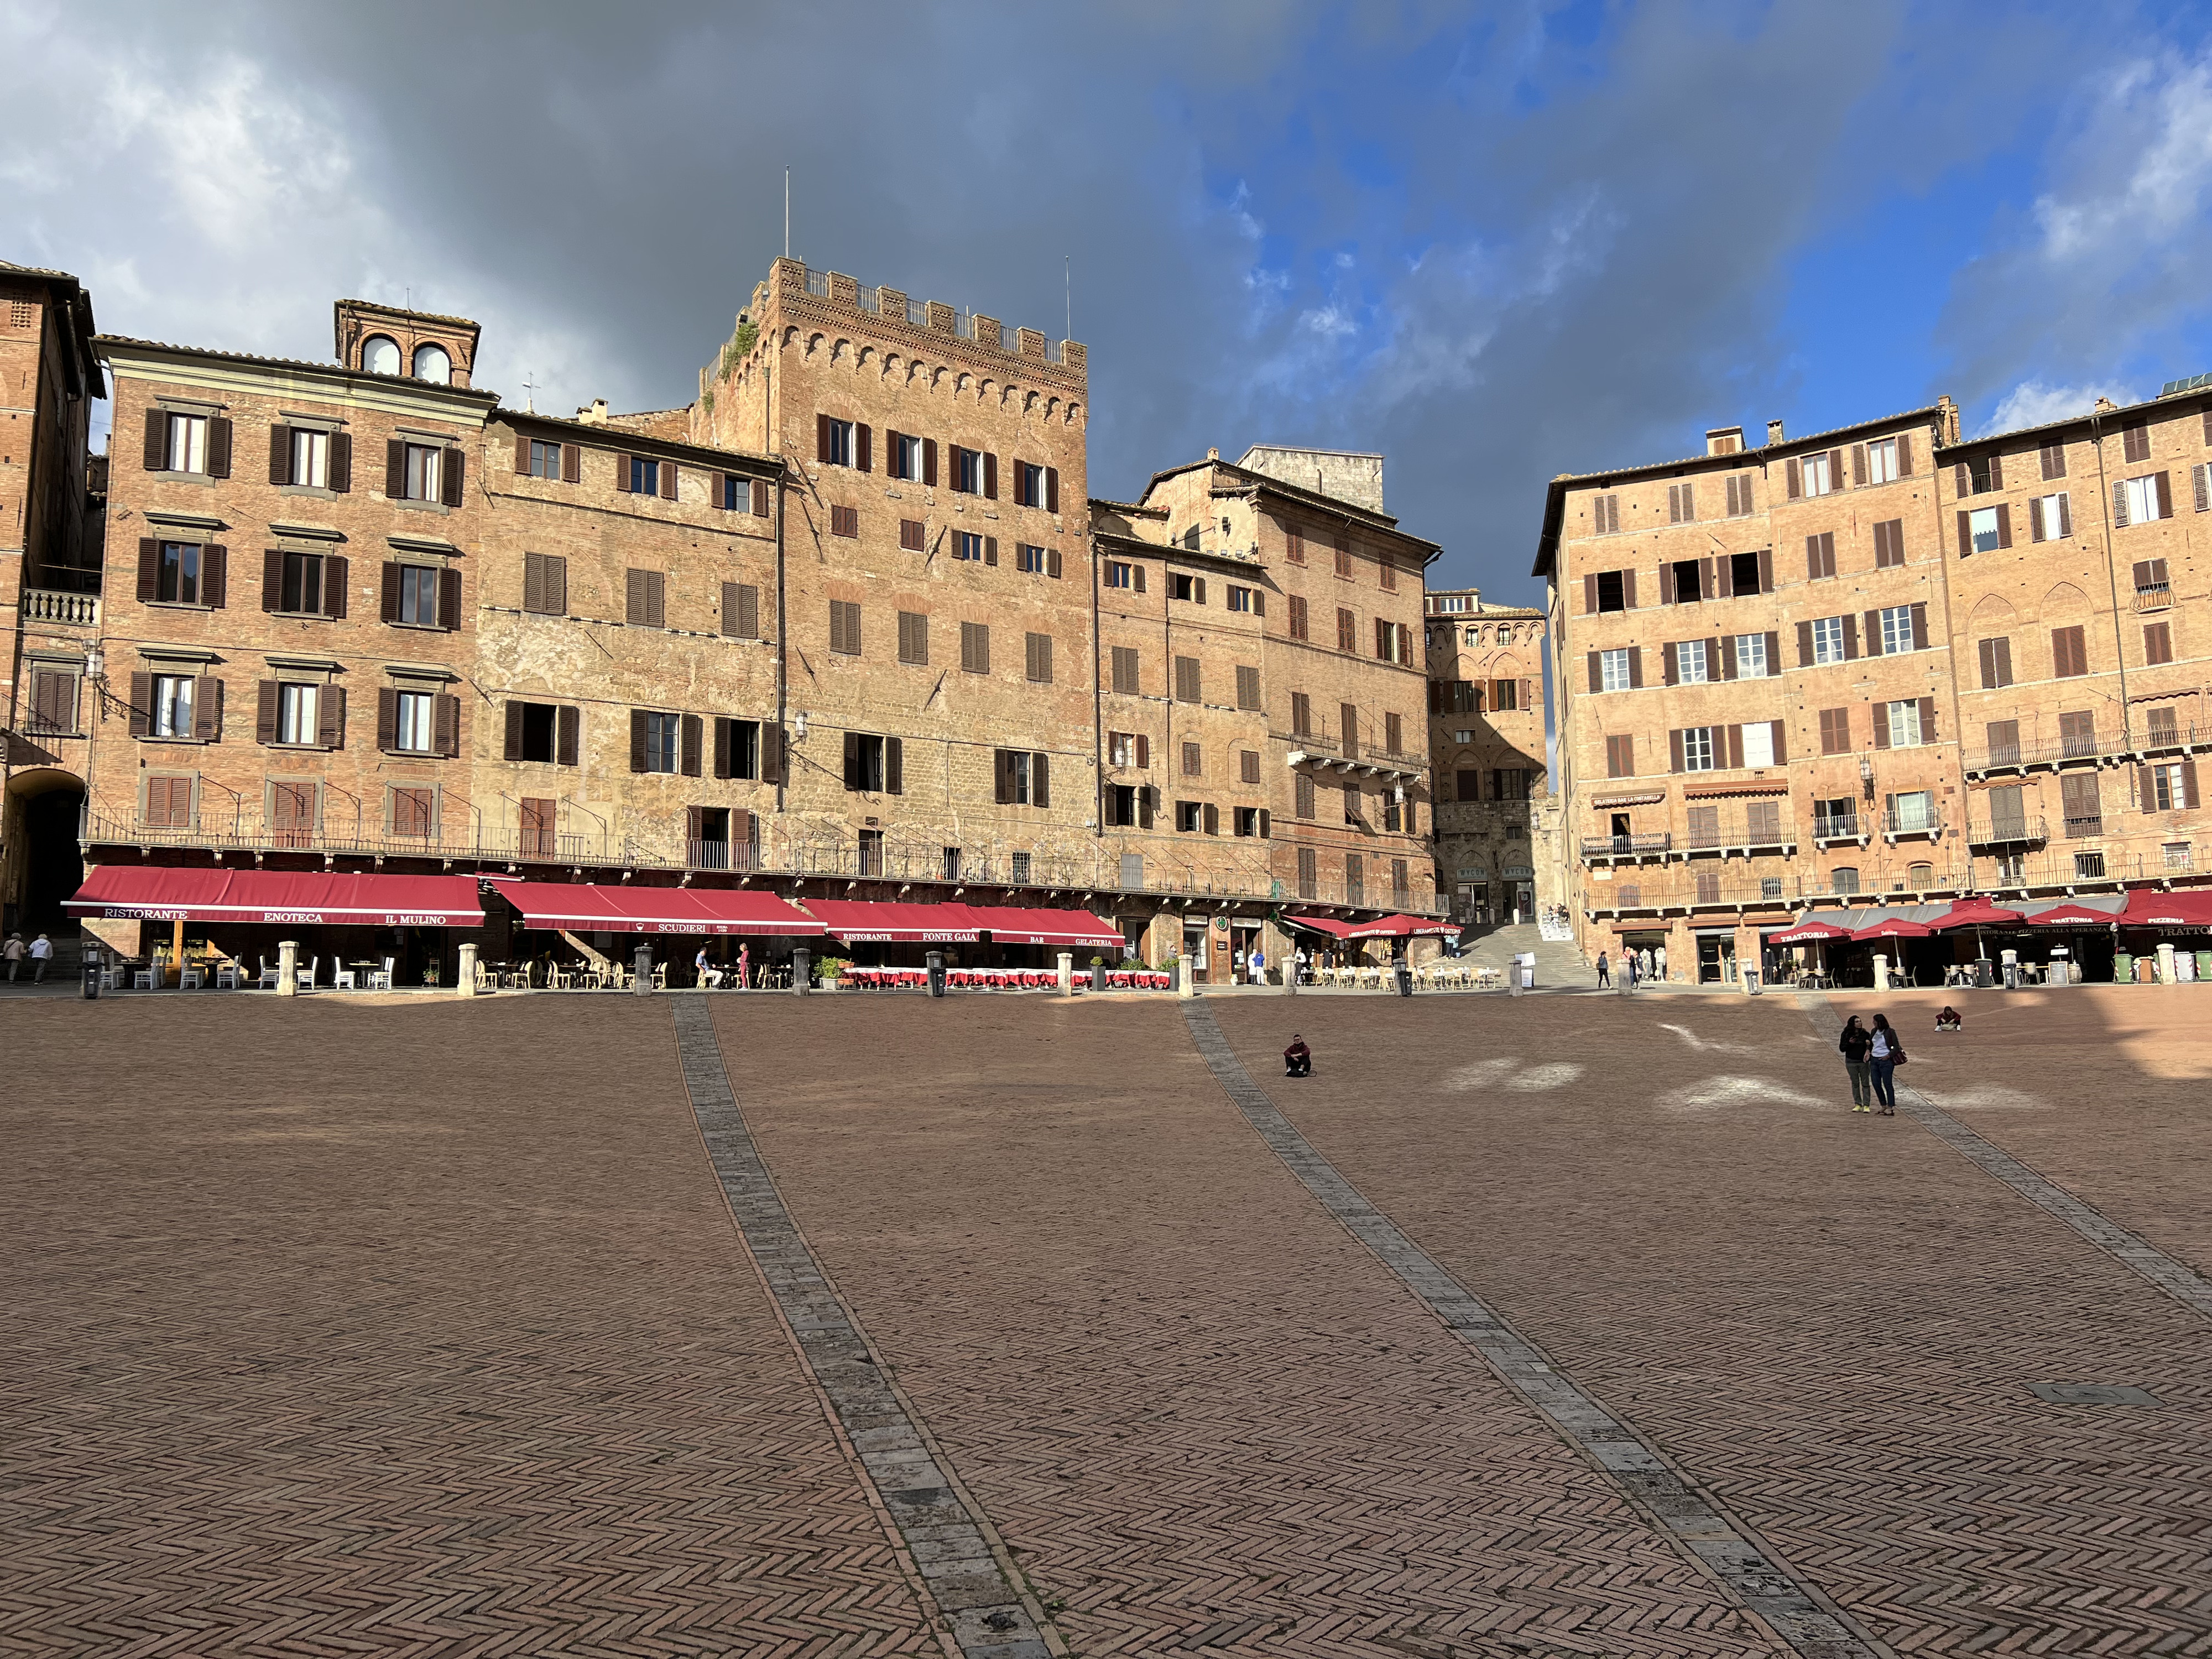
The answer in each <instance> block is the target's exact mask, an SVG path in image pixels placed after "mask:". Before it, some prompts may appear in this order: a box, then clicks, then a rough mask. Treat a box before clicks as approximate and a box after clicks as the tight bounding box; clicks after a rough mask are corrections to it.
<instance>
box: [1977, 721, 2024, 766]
mask: <svg viewBox="0 0 2212 1659" xmlns="http://www.w3.org/2000/svg"><path fill="white" fill-rule="evenodd" d="M1984 732H1985V733H1986V735H1987V737H1988V739H1989V749H1990V765H1992V766H2017V765H2018V764H2019V763H2020V722H2019V721H2018V720H1991V721H1990V723H1989V724H1988V726H1985V727H1984Z"/></svg>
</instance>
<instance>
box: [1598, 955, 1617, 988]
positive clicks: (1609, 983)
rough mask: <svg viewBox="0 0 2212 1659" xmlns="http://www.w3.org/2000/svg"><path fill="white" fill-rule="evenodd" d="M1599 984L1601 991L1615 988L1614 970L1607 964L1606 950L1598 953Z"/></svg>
mask: <svg viewBox="0 0 2212 1659" xmlns="http://www.w3.org/2000/svg"><path fill="white" fill-rule="evenodd" d="M1597 985H1598V989H1600V990H1601V991H1609V990H1611V989H1612V988H1613V970H1612V969H1610V968H1608V967H1607V965H1606V960H1605V952H1604V951H1599V952H1598V953H1597Z"/></svg>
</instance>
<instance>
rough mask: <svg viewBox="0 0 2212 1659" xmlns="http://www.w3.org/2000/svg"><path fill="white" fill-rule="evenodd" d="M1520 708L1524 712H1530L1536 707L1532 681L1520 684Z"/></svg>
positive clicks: (1534, 685) (1534, 686) (1524, 681)
mask: <svg viewBox="0 0 2212 1659" xmlns="http://www.w3.org/2000/svg"><path fill="white" fill-rule="evenodd" d="M1521 707H1522V708H1523V709H1524V710H1532V709H1534V708H1535V707H1536V682H1535V681H1534V680H1533V679H1526V680H1522V682H1521Z"/></svg>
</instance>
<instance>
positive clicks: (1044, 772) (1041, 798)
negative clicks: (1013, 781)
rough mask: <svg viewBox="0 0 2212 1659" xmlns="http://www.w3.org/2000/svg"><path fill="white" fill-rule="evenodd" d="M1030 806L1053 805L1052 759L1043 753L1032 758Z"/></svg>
mask: <svg viewBox="0 0 2212 1659" xmlns="http://www.w3.org/2000/svg"><path fill="white" fill-rule="evenodd" d="M1030 805H1032V806H1050V805H1052V757H1050V756H1048V755H1047V754H1044V753H1043V752H1042V751H1039V752H1038V753H1036V754H1033V755H1031V756H1030Z"/></svg>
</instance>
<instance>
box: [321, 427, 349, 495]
mask: <svg viewBox="0 0 2212 1659" xmlns="http://www.w3.org/2000/svg"><path fill="white" fill-rule="evenodd" d="M324 476H325V477H326V478H327V479H328V480H329V483H330V489H331V494H332V495H346V494H348V493H349V491H351V489H353V439H352V437H351V436H350V435H348V434H346V433H343V432H333V433H331V447H330V454H329V456H328V458H327V459H326V462H325V471H324Z"/></svg>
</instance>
